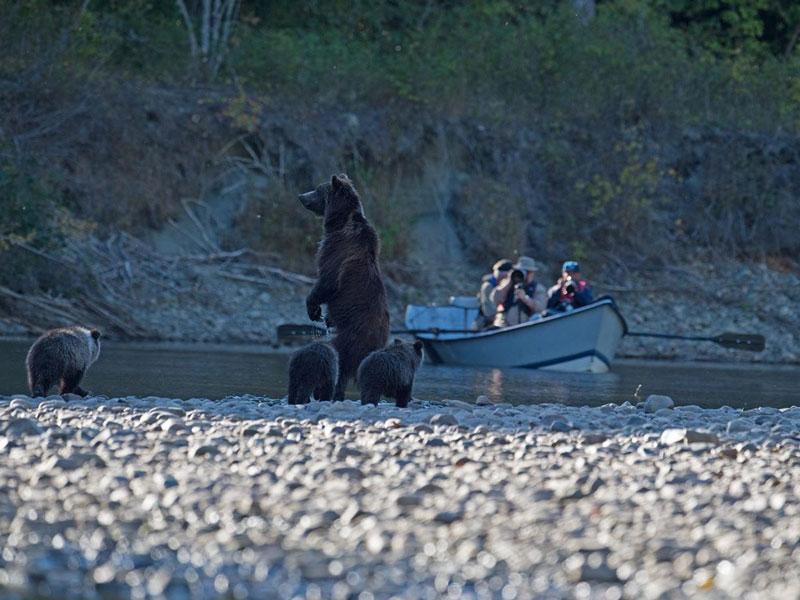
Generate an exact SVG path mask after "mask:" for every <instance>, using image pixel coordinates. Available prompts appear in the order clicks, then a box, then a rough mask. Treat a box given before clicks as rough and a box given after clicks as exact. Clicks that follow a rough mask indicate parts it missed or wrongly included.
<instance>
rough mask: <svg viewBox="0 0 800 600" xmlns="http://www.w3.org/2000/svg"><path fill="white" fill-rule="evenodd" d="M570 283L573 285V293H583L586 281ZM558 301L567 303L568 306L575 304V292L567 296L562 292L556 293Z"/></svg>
mask: <svg viewBox="0 0 800 600" xmlns="http://www.w3.org/2000/svg"><path fill="white" fill-rule="evenodd" d="M572 283H574V284H575V291H576V292H583V290H585V289H586V285H587V284H586V281H585V280H584V279H581V280H580V281H575V280H574V279H573V280H572ZM558 301H559V302H568V303H569V304H574V303H575V292H573V293H571V294H568V293H566V292H565V291H564V290H561V289H560V290H559V291H558Z"/></svg>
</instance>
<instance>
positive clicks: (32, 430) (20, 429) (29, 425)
mask: <svg viewBox="0 0 800 600" xmlns="http://www.w3.org/2000/svg"><path fill="white" fill-rule="evenodd" d="M43 431H44V430H43V429H42V428H41V427H40V426H39V422H38V421H36V420H35V419H26V418H21V419H12V420H11V421H10V422H9V424H8V426H7V427H6V428H5V429H4V430H3V433H4V434H5V435H6V436H7V437H10V438H17V437H22V436H25V435H39V434H41V433H42V432H43Z"/></svg>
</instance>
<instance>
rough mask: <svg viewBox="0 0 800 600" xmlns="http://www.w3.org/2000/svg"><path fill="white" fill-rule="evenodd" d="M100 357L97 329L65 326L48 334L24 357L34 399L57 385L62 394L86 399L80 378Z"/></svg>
mask: <svg viewBox="0 0 800 600" xmlns="http://www.w3.org/2000/svg"><path fill="white" fill-rule="evenodd" d="M98 356H100V332H99V331H97V330H96V329H86V328H85V327H65V328H63V329H51V330H50V331H47V332H45V333H44V334H43V335H42V336H41V337H40V338H39V339H38V340H36V341H35V342H34V343H33V345H32V346H31V349H30V350H29V351H28V356H27V357H26V358H25V366H26V367H27V369H28V386H30V389H31V396H32V397H34V398H36V397H39V396H45V395H46V394H47V390H49V389H50V388H51V387H52V386H53V385H55V384H58V393H59V394H62V395H63V394H69V393H74V394H78V395H79V396H86V395H87V394H88V392H87V391H86V390H84V389H82V388H81V387H80V383H81V379H83V374H84V373H86V370H87V369H88V368H89V366H90V365H91V364H92V363H93V362H94V361H96V360H97V357H98Z"/></svg>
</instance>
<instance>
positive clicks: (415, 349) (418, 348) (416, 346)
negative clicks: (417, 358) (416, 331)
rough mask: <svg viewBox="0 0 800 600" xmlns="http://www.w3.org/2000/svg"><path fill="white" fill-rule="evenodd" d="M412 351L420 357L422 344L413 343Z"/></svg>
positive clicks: (418, 342)
mask: <svg viewBox="0 0 800 600" xmlns="http://www.w3.org/2000/svg"><path fill="white" fill-rule="evenodd" d="M414 351H415V352H416V353H417V354H419V355H422V342H420V341H419V340H417V341H416V342H414Z"/></svg>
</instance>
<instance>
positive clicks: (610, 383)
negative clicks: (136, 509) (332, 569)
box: [0, 341, 800, 408]
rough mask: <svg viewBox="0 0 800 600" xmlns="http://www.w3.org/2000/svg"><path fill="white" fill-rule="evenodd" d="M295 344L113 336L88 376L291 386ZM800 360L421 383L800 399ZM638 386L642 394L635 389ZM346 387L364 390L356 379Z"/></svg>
mask: <svg viewBox="0 0 800 600" xmlns="http://www.w3.org/2000/svg"><path fill="white" fill-rule="evenodd" d="M29 346H30V342H11V341H0V394H2V395H10V394H14V393H25V392H26V381H25V367H24V362H25V354H26V353H27V350H28V348H29ZM288 360H289V355H288V354H275V353H265V352H262V351H261V350H260V349H258V348H247V349H241V348H233V349H230V348H210V349H209V348H203V347H199V348H198V347H181V348H174V347H166V346H155V347H150V348H143V347H141V346H133V345H126V344H113V343H107V344H105V345H104V347H103V352H102V355H101V356H100V359H99V360H98V361H97V363H96V364H95V365H93V366H92V368H91V369H90V370H89V373H88V374H87V376H86V378H85V380H84V383H85V385H84V386H83V387H84V388H86V389H90V390H92V391H93V392H95V393H99V394H105V395H108V396H129V395H135V396H149V395H153V396H165V397H171V398H191V397H203V398H223V397H225V396H229V395H244V394H254V395H259V396H268V397H272V398H282V397H284V396H285V395H286V384H287V380H286V377H287V376H286V365H287V363H288ZM798 383H800V368H798V367H770V366H760V367H754V366H750V365H714V364H699V365H698V364H676V363H664V362H654V361H649V362H644V361H640V362H631V361H618V362H616V363H615V364H614V367H613V369H612V371H611V372H609V373H603V374H591V373H558V372H555V371H536V370H529V369H494V368H483V369H479V368H478V369H476V368H467V367H453V366H445V365H429V364H425V365H423V368H422V369H421V370H420V372H419V374H418V376H417V380H416V383H415V386H414V396H415V397H416V398H420V399H442V398H455V399H460V400H465V401H468V402H472V401H474V400H475V398H476V397H477V396H479V395H481V394H484V395H486V396H488V397H489V398H490V399H491V400H492V401H493V402H510V403H512V404H535V403H541V402H558V403H563V404H570V405H594V406H597V405H601V404H605V403H607V402H616V403H620V402H623V401H625V400H630V401H631V402H637V401H638V400H640V399H642V398H646V397H647V396H648V395H649V394H665V395H668V396H671V397H672V398H673V399H674V400H675V401H676V402H677V403H678V404H698V405H701V406H708V407H714V406H722V405H725V404H727V405H730V406H738V407H743V408H751V407H755V406H778V407H782V406H792V405H800V392H798V389H800V386H798ZM637 389H638V397H637ZM347 395H348V397H350V398H357V397H358V392H357V391H356V390H355V389H354V388H352V387H351V388H350V389H349V390H348V394H347Z"/></svg>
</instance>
